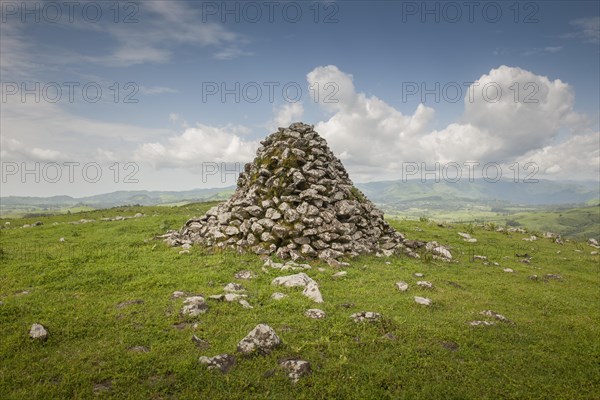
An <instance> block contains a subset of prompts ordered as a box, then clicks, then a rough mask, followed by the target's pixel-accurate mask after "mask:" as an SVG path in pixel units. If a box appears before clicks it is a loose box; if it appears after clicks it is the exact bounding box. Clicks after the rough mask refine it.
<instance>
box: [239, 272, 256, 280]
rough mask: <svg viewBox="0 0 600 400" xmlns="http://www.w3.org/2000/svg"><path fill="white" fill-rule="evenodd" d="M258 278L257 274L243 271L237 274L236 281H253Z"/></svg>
mask: <svg viewBox="0 0 600 400" xmlns="http://www.w3.org/2000/svg"><path fill="white" fill-rule="evenodd" d="M255 277H256V274H255V273H254V272H252V271H248V270H243V271H239V272H236V274H235V279H253V278H255Z"/></svg>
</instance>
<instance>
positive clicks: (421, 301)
mask: <svg viewBox="0 0 600 400" xmlns="http://www.w3.org/2000/svg"><path fill="white" fill-rule="evenodd" d="M415 303H417V304H421V305H423V306H430V305H431V303H432V301H431V299H428V298H427V297H420V296H415Z"/></svg>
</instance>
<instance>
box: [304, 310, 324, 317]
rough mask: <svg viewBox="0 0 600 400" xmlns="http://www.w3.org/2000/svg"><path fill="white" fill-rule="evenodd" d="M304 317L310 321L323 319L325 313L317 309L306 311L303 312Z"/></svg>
mask: <svg viewBox="0 0 600 400" xmlns="http://www.w3.org/2000/svg"><path fill="white" fill-rule="evenodd" d="M304 315H305V316H307V317H308V318H312V319H323V318H325V316H326V314H325V311H323V310H319V309H318V308H311V309H308V310H306V311H305V312H304Z"/></svg>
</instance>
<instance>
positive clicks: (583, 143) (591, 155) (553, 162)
mask: <svg viewBox="0 0 600 400" xmlns="http://www.w3.org/2000/svg"><path fill="white" fill-rule="evenodd" d="M520 160H521V164H522V165H524V163H526V162H534V163H535V164H536V165H537V166H538V167H539V172H540V174H541V176H543V177H548V178H554V179H598V178H599V177H600V132H594V133H588V134H581V135H575V136H572V137H570V138H569V139H567V140H566V141H564V142H562V143H558V144H556V145H552V146H546V147H543V148H541V149H536V150H532V151H531V152H529V153H527V154H525V155H524V156H523V157H521V159H520Z"/></svg>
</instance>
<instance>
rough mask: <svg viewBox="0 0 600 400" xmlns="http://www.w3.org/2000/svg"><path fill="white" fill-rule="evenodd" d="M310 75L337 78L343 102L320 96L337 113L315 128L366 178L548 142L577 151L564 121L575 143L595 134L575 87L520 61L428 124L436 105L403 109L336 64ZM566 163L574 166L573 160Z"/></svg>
mask: <svg viewBox="0 0 600 400" xmlns="http://www.w3.org/2000/svg"><path fill="white" fill-rule="evenodd" d="M307 79H308V82H309V84H310V85H319V87H323V85H324V84H326V83H328V82H334V83H336V84H337V85H338V87H339V92H338V94H337V96H336V98H337V100H338V102H337V103H331V102H330V103H325V102H324V101H323V99H320V100H321V102H320V103H319V104H320V106H321V107H322V108H323V109H325V110H327V111H329V112H331V113H332V115H331V117H330V118H329V119H328V120H326V121H321V122H319V123H318V124H316V129H317V131H318V132H319V133H321V134H322V135H323V136H324V137H325V138H326V139H327V140H328V142H329V144H330V146H331V148H332V149H333V151H334V152H335V153H336V154H337V155H339V156H340V158H342V159H343V160H344V162H345V163H346V164H347V166H348V167H349V169H350V170H351V173H352V174H353V176H354V177H356V178H357V179H360V180H373V179H388V178H389V179H393V178H397V177H398V176H399V174H400V168H401V165H402V163H403V162H421V161H426V162H436V161H439V162H449V161H455V162H465V161H470V160H477V161H479V162H482V163H485V162H491V161H493V162H498V163H504V162H509V161H510V160H515V159H517V158H519V157H522V156H525V155H533V154H537V153H536V151H540V150H541V149H544V148H545V149H546V152H547V153H548V152H549V153H553V154H554V153H557V154H558V153H560V152H561V151H575V149H576V148H577V146H575V145H569V146H567V145H566V144H564V145H563V144H561V143H562V141H561V140H560V139H559V137H560V133H561V132H562V131H564V129H567V130H569V131H570V134H571V135H572V136H573V137H578V139H577V140H576V141H575V143H581V142H582V141H583V138H586V140H588V139H589V138H587V136H583V137H579V136H577V135H580V134H582V132H583V131H582V129H585V127H586V126H587V123H588V121H587V118H586V117H585V116H584V115H581V114H577V113H575V112H574V111H573V103H574V94H573V91H572V89H571V87H570V86H569V85H568V84H566V83H564V82H562V81H561V80H559V79H556V80H550V79H548V78H547V77H544V76H539V75H535V74H534V73H532V72H529V71H526V70H523V69H521V68H513V67H507V66H501V67H499V68H495V69H492V70H491V71H490V72H489V73H487V74H485V75H482V76H481V77H480V78H479V79H478V80H477V81H476V83H474V84H473V85H471V87H470V88H469V91H468V92H467V93H466V95H465V99H464V114H463V116H462V117H461V118H460V119H459V120H458V121H456V122H455V123H452V124H449V125H448V126H446V127H444V128H443V129H440V130H431V129H430V128H429V127H428V125H429V124H430V123H431V122H432V120H433V116H434V110H433V109H432V108H429V107H426V106H424V105H423V104H420V105H419V106H418V107H417V109H416V110H415V111H414V113H413V114H408V115H405V114H402V113H401V112H400V111H398V110H396V109H395V108H393V107H392V106H390V105H388V104H387V103H385V102H384V101H382V100H381V99H379V98H377V97H375V96H366V95H365V94H364V93H358V92H356V90H355V87H354V84H353V77H352V75H349V74H346V73H344V72H342V71H340V70H339V68H337V67H336V66H332V65H330V66H325V67H318V68H315V69H314V70H313V71H311V72H310V73H309V74H308V75H307ZM571 140H575V139H571ZM565 146H566V147H565ZM574 157H580V158H581V159H580V160H579V164H578V165H581V166H588V169H587V170H585V171H584V172H583V173H584V174H585V175H586V176H588V177H589V176H590V175H593V174H594V170H591V169H590V168H589V166H590V165H593V163H594V161H595V160H596V159H595V158H594V156H593V154H590V153H589V152H584V153H581V154H578V155H577V156H575V155H574ZM540 159H541V158H540ZM545 162H547V160H546V161H545ZM557 162H560V160H557ZM563 171H567V173H571V174H574V173H575V170H574V169H572V167H571V166H567V165H565V167H564V168H563Z"/></svg>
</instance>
